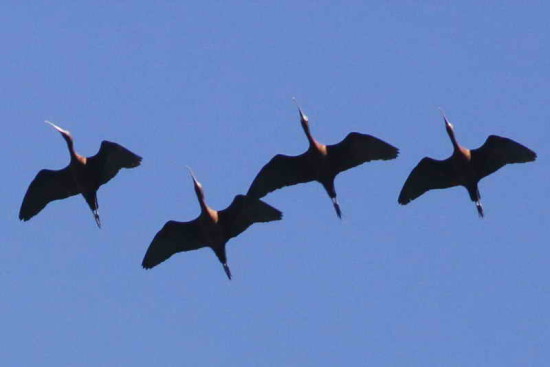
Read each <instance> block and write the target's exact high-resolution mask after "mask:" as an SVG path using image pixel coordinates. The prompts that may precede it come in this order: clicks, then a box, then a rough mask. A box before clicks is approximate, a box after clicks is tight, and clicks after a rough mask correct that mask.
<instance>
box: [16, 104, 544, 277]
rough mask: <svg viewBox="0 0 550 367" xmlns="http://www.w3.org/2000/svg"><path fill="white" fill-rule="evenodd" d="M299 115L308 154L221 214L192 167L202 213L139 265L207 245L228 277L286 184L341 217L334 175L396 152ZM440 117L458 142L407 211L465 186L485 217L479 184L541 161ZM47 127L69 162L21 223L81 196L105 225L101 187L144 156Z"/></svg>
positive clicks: (265, 175) (274, 216) (422, 181)
mask: <svg viewBox="0 0 550 367" xmlns="http://www.w3.org/2000/svg"><path fill="white" fill-rule="evenodd" d="M298 112H299V114H300V122H301V125H302V128H303V130H304V133H305V134H306V137H307V140H308V142H309V148H308V149H307V151H306V152H305V153H303V154H301V155H298V156H288V155H283V154H278V155H276V156H275V157H273V158H272V159H271V160H270V161H269V162H268V163H267V164H266V165H265V166H264V167H263V168H262V169H261V170H260V172H259V173H258V174H257V176H256V178H255V179H254V181H253V182H252V184H251V185H250V188H249V189H248V192H247V193H246V195H237V196H235V198H234V199H233V202H232V203H231V205H229V207H227V208H225V209H224V210H219V211H217V210H214V209H212V208H210V207H209V206H208V205H207V204H206V200H205V197H204V191H203V189H202V185H201V184H200V182H199V181H198V180H197V178H196V177H195V175H194V174H193V172H192V171H191V169H190V168H189V172H190V175H191V178H192V179H193V185H194V188H195V193H196V194H197V199H198V201H199V204H200V207H201V213H200V215H199V216H198V217H197V218H196V219H194V220H192V221H190V222H178V221H174V220H171V221H168V222H166V224H165V225H164V227H162V229H161V230H160V231H159V232H158V233H157V234H156V235H155V237H154V238H153V241H152V242H151V244H150V245H149V248H148V249H147V252H146V253H145V257H144V258H143V262H142V266H143V267H144V268H146V269H150V268H152V267H154V266H156V265H158V264H160V263H161V262H163V261H165V260H167V259H168V258H169V257H171V256H172V255H174V254H176V253H178V252H182V251H190V250H196V249H199V248H202V247H206V246H208V247H210V248H211V249H212V250H213V251H214V253H215V254H216V256H217V258H218V259H219V261H220V263H221V264H222V265H223V268H224V270H225V273H226V274H227V277H228V278H229V279H231V271H230V270H229V266H228V265H227V256H226V251H225V245H226V243H227V242H228V241H229V240H230V239H231V238H233V237H236V236H238V235H239V234H240V233H242V232H243V231H245V230H246V229H247V228H248V227H250V226H251V225H252V224H254V223H260V222H271V221H275V220H280V219H281V218H282V213H281V212H280V211H279V210H277V209H275V208H273V207H272V206H270V205H268V204H266V203H264V202H263V201H261V200H260V199H261V198H262V197H264V196H265V195H267V194H268V193H270V192H272V191H274V190H277V189H280V188H282V187H285V186H291V185H296V184H300V183H305V182H310V181H318V182H319V183H321V185H323V187H324V188H325V190H326V192H327V194H328V196H329V197H330V198H331V200H332V204H333V205H334V209H335V210H336V215H337V216H338V217H339V218H341V217H342V211H341V210H340V206H339V205H338V201H337V199H336V190H335V188H334V179H335V177H336V175H337V174H339V173H340V172H343V171H346V170H348V169H350V168H353V167H355V166H358V165H360V164H363V163H365V162H369V161H372V160H389V159H395V158H396V157H397V155H398V153H399V150H398V149H397V148H396V147H394V146H392V145H390V144H388V143H386V142H384V141H382V140H380V139H378V138H375V137H374V136H371V135H366V134H361V133H357V132H352V133H350V134H348V135H347V136H346V138H345V139H344V140H342V141H341V142H339V143H338V144H334V145H324V144H322V143H320V142H318V141H317V140H315V138H314V137H313V135H312V134H311V130H310V128H309V120H308V117H307V116H306V115H305V114H304V113H303V112H302V110H301V108H300V106H298ZM441 114H442V115H443V120H444V123H445V128H446V130H447V134H448V135H449V138H450V139H451V142H452V144H453V154H452V155H451V156H450V157H449V158H447V159H445V160H437V159H433V158H429V157H425V158H423V159H422V160H421V161H420V163H418V165H417V166H416V167H415V168H414V169H413V170H412V172H411V173H410V175H409V177H408V178H407V180H406V181H405V184H404V185H403V188H402V189H401V192H400V194H399V198H398V202H399V204H402V205H405V204H407V203H409V202H410V201H412V200H414V199H416V198H417V197H419V196H420V195H422V194H424V193H425V192H426V191H428V190H432V189H444V188H448V187H453V186H464V187H465V188H466V190H467V191H468V194H469V196H470V199H471V200H472V201H473V202H475V205H476V208H477V212H478V214H479V216H480V217H483V207H482V205H481V200H480V198H481V196H480V194H479V189H478V182H479V181H480V180H481V179H482V178H484V177H486V176H488V175H490V174H491V173H493V172H495V171H497V170H498V169H500V168H501V167H503V166H504V165H506V164H508V163H524V162H531V161H534V160H535V159H536V157H537V155H536V154H535V152H533V151H532V150H530V149H528V148H526V147H525V146H523V145H521V144H519V143H517V142H515V141H513V140H511V139H508V138H503V137H500V136H496V135H491V136H489V137H488V138H487V140H486V141H485V143H484V144H483V145H482V146H481V147H479V148H477V149H467V148H465V147H463V146H461V145H460V144H458V142H457V140H456V137H455V133H454V128H453V125H452V124H451V123H450V122H449V120H448V119H447V117H446V116H445V114H444V112H443V111H441ZM46 122H47V123H49V124H50V125H51V126H52V127H53V128H54V129H56V130H57V131H59V132H60V133H61V136H63V139H64V140H65V142H66V143H67V147H68V148H69V154H70V156H71V161H70V163H69V165H68V166H67V167H65V168H63V169H61V170H48V169H43V170H41V171H40V172H38V174H37V175H36V177H35V178H34V180H33V181H32V182H31V184H30V186H29V188H28V189H27V192H26V194H25V197H24V199H23V203H22V204H21V209H20V211H19V219H21V220H23V221H27V220H29V219H31V218H32V217H33V216H35V215H36V214H38V213H39V212H40V211H41V210H42V209H44V207H45V206H46V205H48V203H50V202H52V201H54V200H60V199H65V198H68V197H70V196H74V195H77V194H82V196H84V199H85V200H86V203H87V204H88V206H89V207H90V209H91V210H92V213H93V216H94V219H95V221H96V223H97V226H98V227H101V221H100V218H99V213H98V208H99V205H98V202H97V191H98V189H99V187H100V186H101V185H104V184H106V183H107V182H109V181H110V180H111V179H112V178H113V177H115V176H116V174H117V173H118V171H119V170H120V169H122V168H134V167H137V166H139V165H140V163H141V157H140V156H138V155H136V154H134V153H132V152H131V151H129V150H128V149H126V148H124V147H123V146H121V145H119V144H117V143H113V142H110V141H103V142H102V143H101V147H100V149H99V152H98V153H97V154H96V155H94V156H92V157H84V156H81V155H79V154H78V153H77V152H76V151H75V149H74V143H73V138H72V136H71V134H70V132H69V131H67V130H64V129H62V128H60V127H59V126H57V125H55V124H53V123H51V122H49V121H46Z"/></svg>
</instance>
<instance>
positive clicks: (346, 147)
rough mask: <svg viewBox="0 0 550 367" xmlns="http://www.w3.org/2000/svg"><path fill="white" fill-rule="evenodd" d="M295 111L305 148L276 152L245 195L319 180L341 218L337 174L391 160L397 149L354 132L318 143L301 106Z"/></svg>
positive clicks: (396, 153) (394, 156)
mask: <svg viewBox="0 0 550 367" xmlns="http://www.w3.org/2000/svg"><path fill="white" fill-rule="evenodd" d="M294 102H296V100H294ZM298 112H299V113H300V122H301V125H302V128H303V129H304V133H305V134H306V137H307V140H308V141H309V148H308V150H307V151H306V152H305V153H303V154H300V155H298V156H288V155H283V154H277V155H276V156H275V157H273V158H272V159H271V160H270V161H269V162H268V163H267V164H266V165H265V166H264V167H263V168H262V169H261V170H260V172H259V173H258V175H257V176H256V178H255V179H254V181H253V182H252V184H251V185H250V188H249V189H248V193H247V195H248V196H251V197H255V198H261V197H264V196H265V195H267V194H268V193H270V192H272V191H274V190H277V189H280V188H282V187H285V186H291V185H296V184H300V183H305V182H309V181H318V182H320V183H321V185H323V187H324V188H325V190H326V192H327V194H328V196H329V197H330V198H331V200H332V203H333V205H334V209H335V210H336V215H338V217H339V218H342V211H341V210H340V205H339V204H338V200H337V199H336V190H335V188H334V179H335V177H336V175H337V174H339V173H340V172H343V171H345V170H348V169H350V168H353V167H355V166H358V165H360V164H363V163H365V162H369V161H372V160H379V159H383V160H388V159H394V158H396V157H397V155H398V153H399V150H398V149H397V148H395V147H393V146H392V145H390V144H388V143H386V142H384V141H382V140H380V139H378V138H375V137H374V136H371V135H366V134H360V133H356V132H352V133H349V134H348V136H346V138H345V139H344V140H342V141H341V142H339V143H338V144H334V145H324V144H321V143H319V142H318V141H317V140H315V139H314V138H313V136H312V135H311V131H310V128H309V119H308V117H307V116H306V115H305V114H304V113H303V112H302V110H301V108H300V106H298Z"/></svg>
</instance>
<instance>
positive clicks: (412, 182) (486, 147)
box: [398, 109, 537, 217]
mask: <svg viewBox="0 0 550 367" xmlns="http://www.w3.org/2000/svg"><path fill="white" fill-rule="evenodd" d="M440 110H441V109H440ZM441 114H442V115H443V121H444V123H445V129H446V130H447V134H448V135H449V138H450V139H451V143H452V144H453V154H452V155H451V156H450V157H449V158H447V159H445V160H437V159H433V158H429V157H425V158H423V159H422V160H421V161H420V163H418V165H417V166H416V167H415V168H414V169H413V170H412V172H411V173H410V175H409V177H408V178H407V181H405V184H404V185H403V188H402V189H401V193H400V194H399V198H398V202H399V204H402V205H405V204H408V203H409V202H411V201H412V200H414V199H416V198H417V197H419V196H420V195H422V194H424V193H425V192H426V191H428V190H433V189H446V188H448V187H454V186H463V187H465V188H466V190H467V191H468V194H469V195H470V199H471V200H472V201H473V202H475V204H476V208H477V212H478V214H479V216H480V217H483V206H482V205H481V195H480V193H479V189H478V183H479V181H480V180H481V179H482V178H484V177H486V176H489V175H490V174H492V173H494V172H496V171H497V170H499V169H500V168H501V167H503V166H505V165H506V164H509V163H525V162H532V161H534V160H535V159H536V158H537V155H536V153H535V152H533V151H532V150H530V149H529V148H526V147H525V146H523V145H521V144H519V143H517V142H515V141H513V140H512V139H508V138H503V137H500V136H496V135H490V136H489V137H488V138H487V140H486V141H485V143H484V144H483V145H482V146H481V147H479V148H477V149H472V150H470V149H467V148H465V147H463V146H461V145H460V144H458V142H457V140H456V137H455V132H454V126H453V125H452V124H451V123H450V122H449V120H448V119H447V116H445V113H444V112H443V110H441Z"/></svg>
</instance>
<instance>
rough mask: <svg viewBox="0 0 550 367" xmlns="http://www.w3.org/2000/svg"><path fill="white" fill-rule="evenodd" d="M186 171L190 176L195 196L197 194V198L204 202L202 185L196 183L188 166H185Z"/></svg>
mask: <svg viewBox="0 0 550 367" xmlns="http://www.w3.org/2000/svg"><path fill="white" fill-rule="evenodd" d="M186 167H187V169H188V170H189V174H190V175H191V179H192V180H193V186H194V187H195V194H197V198H198V199H199V200H200V201H202V202H204V191H203V189H202V184H201V183H200V182H199V181H197V179H196V178H195V175H194V174H193V170H192V169H191V167H189V166H186Z"/></svg>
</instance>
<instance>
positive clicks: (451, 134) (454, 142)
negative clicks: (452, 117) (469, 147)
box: [447, 126, 460, 151]
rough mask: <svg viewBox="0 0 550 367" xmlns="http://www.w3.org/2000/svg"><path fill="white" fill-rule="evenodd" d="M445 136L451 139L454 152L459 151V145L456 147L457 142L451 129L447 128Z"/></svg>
mask: <svg viewBox="0 0 550 367" xmlns="http://www.w3.org/2000/svg"><path fill="white" fill-rule="evenodd" d="M447 134H448V135H449V139H451V143H453V148H454V150H455V151H459V150H460V145H458V142H457V141H456V136H455V132H454V130H453V128H451V127H449V126H447Z"/></svg>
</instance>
